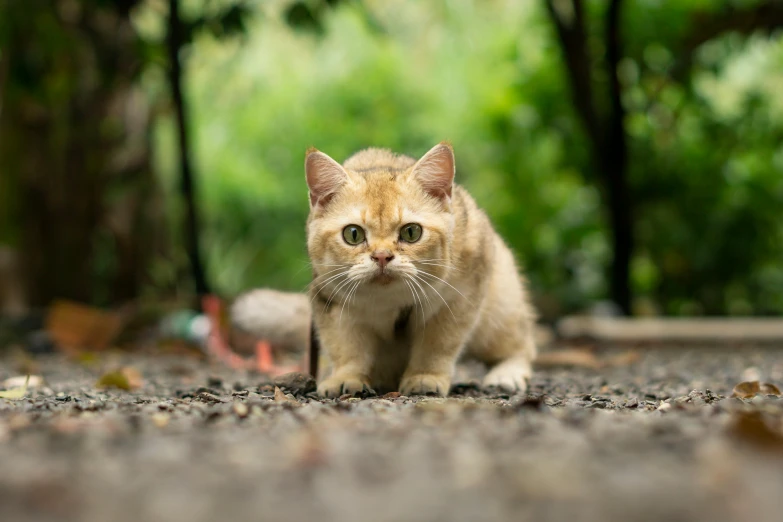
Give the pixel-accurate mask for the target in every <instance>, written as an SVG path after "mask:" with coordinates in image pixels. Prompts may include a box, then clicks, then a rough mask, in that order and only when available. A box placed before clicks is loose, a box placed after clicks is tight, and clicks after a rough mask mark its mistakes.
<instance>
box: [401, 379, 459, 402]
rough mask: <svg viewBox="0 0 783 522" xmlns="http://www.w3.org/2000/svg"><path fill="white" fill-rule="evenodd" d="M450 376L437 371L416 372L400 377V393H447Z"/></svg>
mask: <svg viewBox="0 0 783 522" xmlns="http://www.w3.org/2000/svg"><path fill="white" fill-rule="evenodd" d="M450 384H451V378H450V377H449V376H448V375H441V374H437V373H417V374H413V375H409V376H407V377H403V378H402V382H401V383H400V393H401V394H402V395H409V396H410V395H438V396H440V397H445V396H446V395H448V394H449V385H450Z"/></svg>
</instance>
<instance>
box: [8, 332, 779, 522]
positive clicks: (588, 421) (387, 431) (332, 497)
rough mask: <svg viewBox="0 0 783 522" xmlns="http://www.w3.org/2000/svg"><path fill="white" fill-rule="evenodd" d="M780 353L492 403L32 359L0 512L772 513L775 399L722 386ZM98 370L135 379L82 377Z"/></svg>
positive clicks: (73, 515) (192, 518)
mask: <svg viewBox="0 0 783 522" xmlns="http://www.w3.org/2000/svg"><path fill="white" fill-rule="evenodd" d="M780 348H783V346H781V347H777V350H776V349H774V348H769V347H768V348H753V347H735V348H733V349H732V350H725V349H709V348H688V349H686V348H676V347H671V348H666V349H655V350H644V351H641V352H640V353H641V357H640V358H639V360H638V361H636V362H633V363H632V364H626V365H621V366H615V367H609V368H604V369H602V370H595V369H585V368H572V369H557V370H555V369H542V370H539V371H538V372H537V373H536V375H535V377H534V379H533V381H532V383H531V387H530V390H528V393H526V394H524V395H518V396H512V397H509V396H504V395H497V394H491V393H484V392H482V391H481V390H479V389H478V388H477V387H476V386H474V385H472V384H470V383H466V384H462V385H457V386H455V388H454V390H453V393H452V396H451V397H450V398H448V399H436V398H406V397H395V396H393V395H392V396H385V397H374V398H365V399H360V398H343V399H342V400H337V401H319V400H317V399H316V398H315V396H314V395H313V394H312V393H311V392H310V389H311V383H308V382H306V380H304V379H300V380H290V379H287V380H286V382H280V383H279V384H281V385H283V384H284V385H285V386H283V388H284V390H285V391H287V392H288V393H287V394H278V395H277V396H275V393H274V386H273V385H271V384H269V383H268V382H264V381H263V379H262V377H260V376H253V375H249V374H240V373H231V372H228V371H226V370H224V369H219V368H215V367H210V366H208V365H206V364H205V363H200V362H198V361H195V360H191V359H187V358H184V357H182V358H178V359H175V358H171V357H168V358H164V357H150V356H116V357H117V358H116V360H106V359H104V360H102V361H101V365H102V366H103V369H102V368H95V367H89V366H85V365H83V364H77V363H75V362H69V361H67V360H65V359H62V358H58V357H48V358H42V359H40V360H39V361H38V365H39V373H40V375H42V376H43V378H44V380H45V382H44V384H43V385H42V386H41V387H39V388H36V389H34V390H31V391H30V392H29V393H28V395H27V398H25V399H22V400H17V401H8V400H3V399H0V520H1V521H4V522H5V521H8V522H28V521H30V522H32V521H35V522H45V521H50V520H51V521H55V520H56V521H76V520H79V521H90V522H93V521H94V522H107V521H112V522H125V521H129V522H130V521H132V522H139V521H144V522H155V521H164V520H165V521H173V522H180V521H182V522H186V521H187V522H200V521H205V522H206V521H216V520H231V521H242V520H275V521H280V522H286V521H292V522H293V521H297V522H299V521H307V520H311V521H314V520H318V521H325V522H328V521H340V522H351V521H354V520H361V521H367V522H369V521H373V522H374V521H378V522H383V521H401V520H404V521H501V520H514V521H517V520H534V521H549V520H571V519H574V520H581V521H588V522H590V521H606V520H618V521H648V520H649V521H661V520H666V521H686V520H698V521H701V520H704V521H711V522H712V521H740V520H742V521H745V520H753V521H755V522H764V521H768V520H769V521H773V520H774V521H776V522H777V521H780V520H783V495H781V492H783V435H782V434H783V400H779V399H778V397H775V396H771V395H770V396H765V395H758V396H756V397H755V398H753V399H746V400H743V399H737V398H729V396H730V395H731V392H732V388H733V386H734V385H736V384H737V383H738V382H740V381H742V380H747V379H748V378H750V379H753V378H757V377H760V378H761V379H762V380H764V381H768V382H772V383H775V384H778V385H781V384H783V352H781V351H780ZM629 362H630V361H629ZM14 365H15V363H14V362H12V361H11V360H10V359H9V358H6V359H0V382H2V380H4V379H6V378H8V377H11V376H13V375H16V374H17V371H18V370H17V369H16V368H15V367H14ZM111 365H132V366H133V367H134V368H136V369H137V370H138V371H139V372H140V374H141V375H142V376H143V377H144V384H143V385H142V386H141V387H140V388H139V389H137V390H135V391H131V392H128V391H120V390H115V391H102V390H98V389H96V388H95V383H96V381H97V379H98V377H99V376H100V375H101V373H102V371H104V370H105V368H106V367H108V366H111ZM461 375H462V377H461V379H462V380H464V379H465V377H464V376H465V375H468V376H469V375H470V369H468V370H465V371H464V372H463V373H462V374H461Z"/></svg>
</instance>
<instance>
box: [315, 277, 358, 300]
mask: <svg viewBox="0 0 783 522" xmlns="http://www.w3.org/2000/svg"><path fill="white" fill-rule="evenodd" d="M348 272H349V270H346V271H344V272H340V273H339V274H337V275H333V276H331V277H330V278H329V279H327V280H326V281H320V282H318V283H316V284H315V286H314V287H313V288H317V287H318V286H319V285H320V288H318V291H317V292H316V293H315V294H314V295H313V297H312V298H310V302H311V303H312V302H313V300H314V299H315V298H316V297H317V296H318V294H320V293H321V290H323V289H324V288H326V285H327V284H328V283H329V282H330V281H332V280H334V279H337V278H338V277H341V276H347V275H348Z"/></svg>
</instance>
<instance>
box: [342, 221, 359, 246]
mask: <svg viewBox="0 0 783 522" xmlns="http://www.w3.org/2000/svg"><path fill="white" fill-rule="evenodd" d="M343 239H345V242H346V243H348V244H349V245H358V244H359V243H361V242H362V241H364V230H363V229H362V227H360V226H357V225H348V226H347V227H345V228H344V229H343Z"/></svg>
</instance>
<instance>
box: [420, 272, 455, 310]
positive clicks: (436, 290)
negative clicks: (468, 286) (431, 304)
mask: <svg viewBox="0 0 783 522" xmlns="http://www.w3.org/2000/svg"><path fill="white" fill-rule="evenodd" d="M414 277H415V278H416V279H418V280H419V281H421V282H422V283H424V284H425V285H427V286H429V287H430V288H432V289H433V290H434V291H435V293H436V294H438V297H440V300H441V301H443V304H444V305H446V308H448V309H449V312H450V313H451V317H453V318H454V320H455V321H456V320H457V316H455V315H454V312H453V311H452V310H451V307H450V306H449V303H447V302H446V300H445V299H443V296H442V295H440V292H438V289H437V288H435V287H434V286H432V285H431V284H429V283H428V282H427V281H426V280H424V279H422V278H421V277H419V276H418V275H415V276H414Z"/></svg>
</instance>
